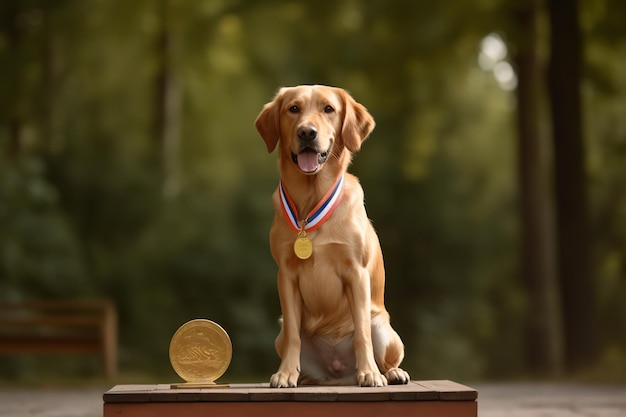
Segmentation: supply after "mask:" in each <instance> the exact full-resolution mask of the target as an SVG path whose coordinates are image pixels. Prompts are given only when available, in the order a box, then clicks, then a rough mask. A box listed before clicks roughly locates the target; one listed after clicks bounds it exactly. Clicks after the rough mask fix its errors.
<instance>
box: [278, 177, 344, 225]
mask: <svg viewBox="0 0 626 417" xmlns="http://www.w3.org/2000/svg"><path fill="white" fill-rule="evenodd" d="M343 181H344V174H341V176H339V178H337V181H335V183H334V184H333V186H332V187H331V188H330V190H328V192H327V193H326V195H324V197H322V200H321V201H320V202H319V203H318V204H317V205H316V206H315V208H314V209H313V210H311V212H310V213H309V214H308V216H306V218H305V219H303V220H300V218H299V216H298V210H297V209H296V205H295V204H294V202H293V200H292V199H291V197H290V196H289V194H288V193H287V190H286V189H285V186H284V185H283V182H282V181H281V182H280V183H279V184H278V191H279V194H280V202H281V207H282V211H283V214H284V215H285V218H286V219H287V223H289V226H291V228H292V229H293V230H294V231H295V232H301V231H303V230H306V231H307V232H311V231H313V230H315V229H317V228H318V227H320V226H321V225H322V224H323V223H324V222H325V221H326V220H328V218H329V217H330V215H331V214H332V213H333V211H335V209H336V208H337V206H338V205H339V201H340V197H341V191H342V190H343Z"/></svg>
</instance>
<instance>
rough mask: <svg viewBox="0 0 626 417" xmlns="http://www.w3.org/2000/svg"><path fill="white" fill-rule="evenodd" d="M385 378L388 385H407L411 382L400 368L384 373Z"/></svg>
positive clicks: (407, 374) (405, 372) (406, 373)
mask: <svg viewBox="0 0 626 417" xmlns="http://www.w3.org/2000/svg"><path fill="white" fill-rule="evenodd" d="M385 377H387V381H388V382H389V384H390V385H402V384H408V383H409V381H410V380H411V377H410V376H409V373H408V372H407V371H405V370H404V369H402V368H391V369H390V370H388V371H387V372H385Z"/></svg>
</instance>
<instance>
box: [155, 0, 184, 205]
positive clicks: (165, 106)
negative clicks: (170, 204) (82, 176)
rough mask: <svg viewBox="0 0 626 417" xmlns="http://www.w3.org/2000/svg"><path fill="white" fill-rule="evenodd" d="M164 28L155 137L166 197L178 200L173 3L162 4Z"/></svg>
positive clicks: (159, 49) (160, 43)
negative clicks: (172, 24)
mask: <svg viewBox="0 0 626 417" xmlns="http://www.w3.org/2000/svg"><path fill="white" fill-rule="evenodd" d="M159 7H160V10H159V12H160V13H159V17H160V23H161V25H160V28H159V33H158V34H157V45H156V47H157V61H158V66H157V74H156V86H155V87H156V100H155V106H156V108H155V123H154V124H155V137H156V138H157V139H158V149H159V150H160V152H161V163H162V173H163V195H164V196H165V197H166V198H171V197H175V196H176V195H177V194H178V193H179V191H180V166H179V158H180V101H181V100H180V95H181V92H180V85H179V82H178V79H177V74H176V71H175V69H174V65H173V49H174V34H173V32H172V27H171V25H170V20H171V18H170V16H169V14H170V13H171V7H170V1H169V0H161V1H160V2H159Z"/></svg>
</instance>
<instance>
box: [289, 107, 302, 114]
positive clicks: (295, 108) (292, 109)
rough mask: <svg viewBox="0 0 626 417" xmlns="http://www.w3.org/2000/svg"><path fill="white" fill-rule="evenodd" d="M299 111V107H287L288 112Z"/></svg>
mask: <svg viewBox="0 0 626 417" xmlns="http://www.w3.org/2000/svg"><path fill="white" fill-rule="evenodd" d="M299 111H300V107H298V106H296V105H293V106H291V107H289V112H290V113H298V112H299Z"/></svg>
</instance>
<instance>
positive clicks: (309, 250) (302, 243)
mask: <svg viewBox="0 0 626 417" xmlns="http://www.w3.org/2000/svg"><path fill="white" fill-rule="evenodd" d="M293 251H294V252H295V254H296V256H297V257H298V258H300V259H309V258H310V257H311V255H312V254H313V242H311V239H309V237H308V236H307V235H306V232H305V231H304V229H302V230H301V231H300V233H299V234H298V238H297V239H296V241H295V242H294V243H293Z"/></svg>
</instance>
